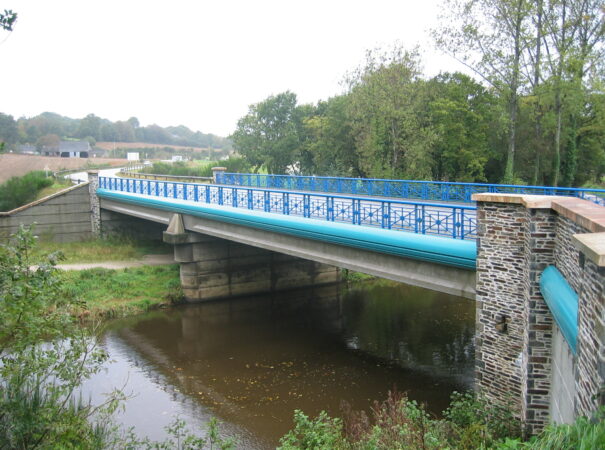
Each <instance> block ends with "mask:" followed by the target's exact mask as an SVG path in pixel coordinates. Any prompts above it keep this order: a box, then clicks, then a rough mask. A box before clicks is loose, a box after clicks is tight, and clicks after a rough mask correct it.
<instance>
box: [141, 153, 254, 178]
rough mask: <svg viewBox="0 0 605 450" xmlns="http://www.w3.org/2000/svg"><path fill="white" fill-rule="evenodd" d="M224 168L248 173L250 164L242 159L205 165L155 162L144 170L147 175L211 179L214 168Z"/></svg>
mask: <svg viewBox="0 0 605 450" xmlns="http://www.w3.org/2000/svg"><path fill="white" fill-rule="evenodd" d="M216 166H222V167H225V168H226V169H227V172H246V171H248V170H250V165H249V164H248V162H247V161H246V160H245V159H243V158H240V157H233V156H231V157H229V159H226V160H223V161H212V162H207V163H203V164H192V163H186V162H182V161H178V162H175V163H166V162H155V163H153V165H152V166H151V167H146V168H145V169H143V170H142V172H145V173H153V174H158V175H177V176H186V177H211V176H212V168H213V167H216Z"/></svg>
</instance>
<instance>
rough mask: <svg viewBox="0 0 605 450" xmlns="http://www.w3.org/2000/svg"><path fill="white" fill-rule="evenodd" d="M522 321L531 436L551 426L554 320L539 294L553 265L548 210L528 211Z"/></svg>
mask: <svg viewBox="0 0 605 450" xmlns="http://www.w3.org/2000/svg"><path fill="white" fill-rule="evenodd" d="M524 209H525V212H526V218H527V221H526V226H525V246H524V253H525V258H526V261H525V273H526V277H525V287H524V295H525V301H524V313H523V316H524V321H523V331H524V334H523V358H522V361H523V364H522V366H521V369H522V371H523V384H522V390H523V393H524V395H523V397H522V417H523V419H524V421H525V426H526V430H527V432H528V433H529V434H535V433H537V432H539V431H540V430H542V428H543V427H544V426H545V425H547V424H548V422H549V407H550V388H551V376H550V374H551V371H552V367H551V363H552V361H551V356H552V326H553V318H552V315H551V313H550V310H549V308H548V305H547V304H546V302H545V301H544V298H543V297H542V294H541V292H540V274H541V273H542V271H543V270H544V269H546V267H548V266H549V265H552V264H553V263H554V248H555V226H556V217H555V216H554V215H553V214H551V212H550V210H549V209H527V208H524Z"/></svg>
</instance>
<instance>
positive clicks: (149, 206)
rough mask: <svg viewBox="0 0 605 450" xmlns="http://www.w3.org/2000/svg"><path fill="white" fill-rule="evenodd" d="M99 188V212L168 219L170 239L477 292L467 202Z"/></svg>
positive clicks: (111, 181)
mask: <svg viewBox="0 0 605 450" xmlns="http://www.w3.org/2000/svg"><path fill="white" fill-rule="evenodd" d="M97 195H98V196H99V197H100V199H101V201H102V207H103V209H105V210H111V211H114V212H118V213H122V214H127V215H129V216H135V217H140V218H144V219H148V220H152V221H155V222H159V223H164V224H166V225H168V224H170V222H171V221H172V224H171V226H170V228H169V230H168V231H169V233H168V236H170V235H171V234H173V233H174V230H176V229H178V230H179V233H180V234H182V233H184V232H185V231H188V232H193V233H201V234H203V235H206V236H208V235H209V236H214V237H217V238H222V239H226V240H229V241H232V242H233V241H234V242H239V243H241V244H246V245H250V246H253V247H258V248H261V249H265V250H270V251H275V252H279V253H281V254H288V255H292V256H295V257H299V258H304V259H305V260H311V261H315V262H318V263H323V264H329V265H331V266H337V267H341V268H347V269H351V270H356V271H361V272H364V273H369V274H372V275H377V276H380V277H383V278H388V279H391V280H395V281H400V282H405V283H408V284H412V285H416V286H421V287H427V288H431V289H434V290H439V291H442V292H446V293H449V294H454V295H460V296H465V297H468V298H474V289H475V279H474V268H475V255H476V243H475V240H474V237H475V233H476V218H475V212H476V211H475V208H474V207H471V206H460V205H448V204H436V203H414V202H406V201H400V200H393V199H376V198H370V197H360V196H343V195H333V194H318V193H309V192H295V191H287V190H275V189H261V188H250V187H237V186H222V185H210V184H194V183H185V182H175V181H158V180H155V181H151V180H141V179H139V180H137V179H127V178H126V179H125V178H112V177H100V179H99V189H98V190H97ZM405 231H412V232H413V233H409V232H405ZM169 239H172V238H170V237H169ZM189 239H191V237H190V238H189ZM233 262H235V261H233ZM227 292H228V291H227ZM188 293H189V297H191V298H195V299H197V300H206V299H209V298H201V297H200V295H197V294H194V293H193V292H192V290H189V291H188Z"/></svg>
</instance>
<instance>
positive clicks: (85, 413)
mask: <svg viewBox="0 0 605 450" xmlns="http://www.w3.org/2000/svg"><path fill="white" fill-rule="evenodd" d="M34 242H35V237H34V236H33V233H32V232H31V230H29V229H25V228H21V230H20V231H19V232H18V233H17V234H16V235H15V236H13V237H12V238H11V240H10V242H9V243H8V244H7V245H2V246H1V247H0V297H1V298H2V302H0V320H1V321H2V327H1V328H0V343H1V344H0V377H1V379H2V382H1V383H0V442H2V443H3V444H4V446H6V447H7V448H35V447H41V448H75V447H79V445H77V444H76V445H74V444H75V442H74V441H76V442H78V443H80V444H82V445H83V446H84V447H86V448H88V447H89V446H98V445H99V441H100V439H101V435H100V434H99V432H98V431H99V430H98V429H95V427H94V426H93V425H92V424H90V423H89V422H88V418H89V417H90V416H91V414H92V413H93V412H94V408H92V407H90V406H89V405H85V404H82V403H78V402H74V401H73V400H74V394H75V389H76V388H77V387H78V386H79V385H80V384H81V381H82V380H83V379H85V378H86V377H87V376H89V375H90V374H92V373H94V372H95V371H97V370H98V369H99V367H100V364H101V363H102V362H103V361H104V359H105V358H106V357H105V354H104V352H103V351H101V350H99V349H97V348H96V347H95V346H94V344H93V342H92V341H91V340H90V339H89V336H88V335H87V332H86V330H85V329H84V328H81V327H79V326H78V324H77V323H76V321H75V320H74V318H73V317H72V316H71V315H70V307H71V303H70V297H69V295H68V294H67V293H66V292H65V291H64V290H63V289H62V287H61V284H60V283H59V282H58V279H57V271H56V269H55V263H56V262H57V260H58V258H59V255H58V254H53V255H50V256H49V257H48V258H47V259H44V260H42V261H37V263H38V267H37V269H32V268H31V267H32V266H33V265H34V264H35V262H34V261H33V260H32V259H31V250H32V247H33V245H34ZM79 448H82V447H79Z"/></svg>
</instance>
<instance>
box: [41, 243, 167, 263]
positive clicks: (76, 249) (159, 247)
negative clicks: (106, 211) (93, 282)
mask: <svg viewBox="0 0 605 450" xmlns="http://www.w3.org/2000/svg"><path fill="white" fill-rule="evenodd" d="M56 251H61V252H62V253H63V255H64V256H65V260H64V261H63V262H64V263H67V264H75V263H89V262H102V261H132V260H135V259H139V258H141V257H142V256H144V255H148V254H167V253H171V252H172V246H171V245H168V244H165V243H163V242H159V241H134V240H131V239H124V238H120V239H118V238H107V239H93V240H89V241H81V242H67V243H57V242H50V241H44V240H41V242H39V243H38V245H37V246H36V248H35V255H44V254H49V253H53V252H56Z"/></svg>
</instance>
